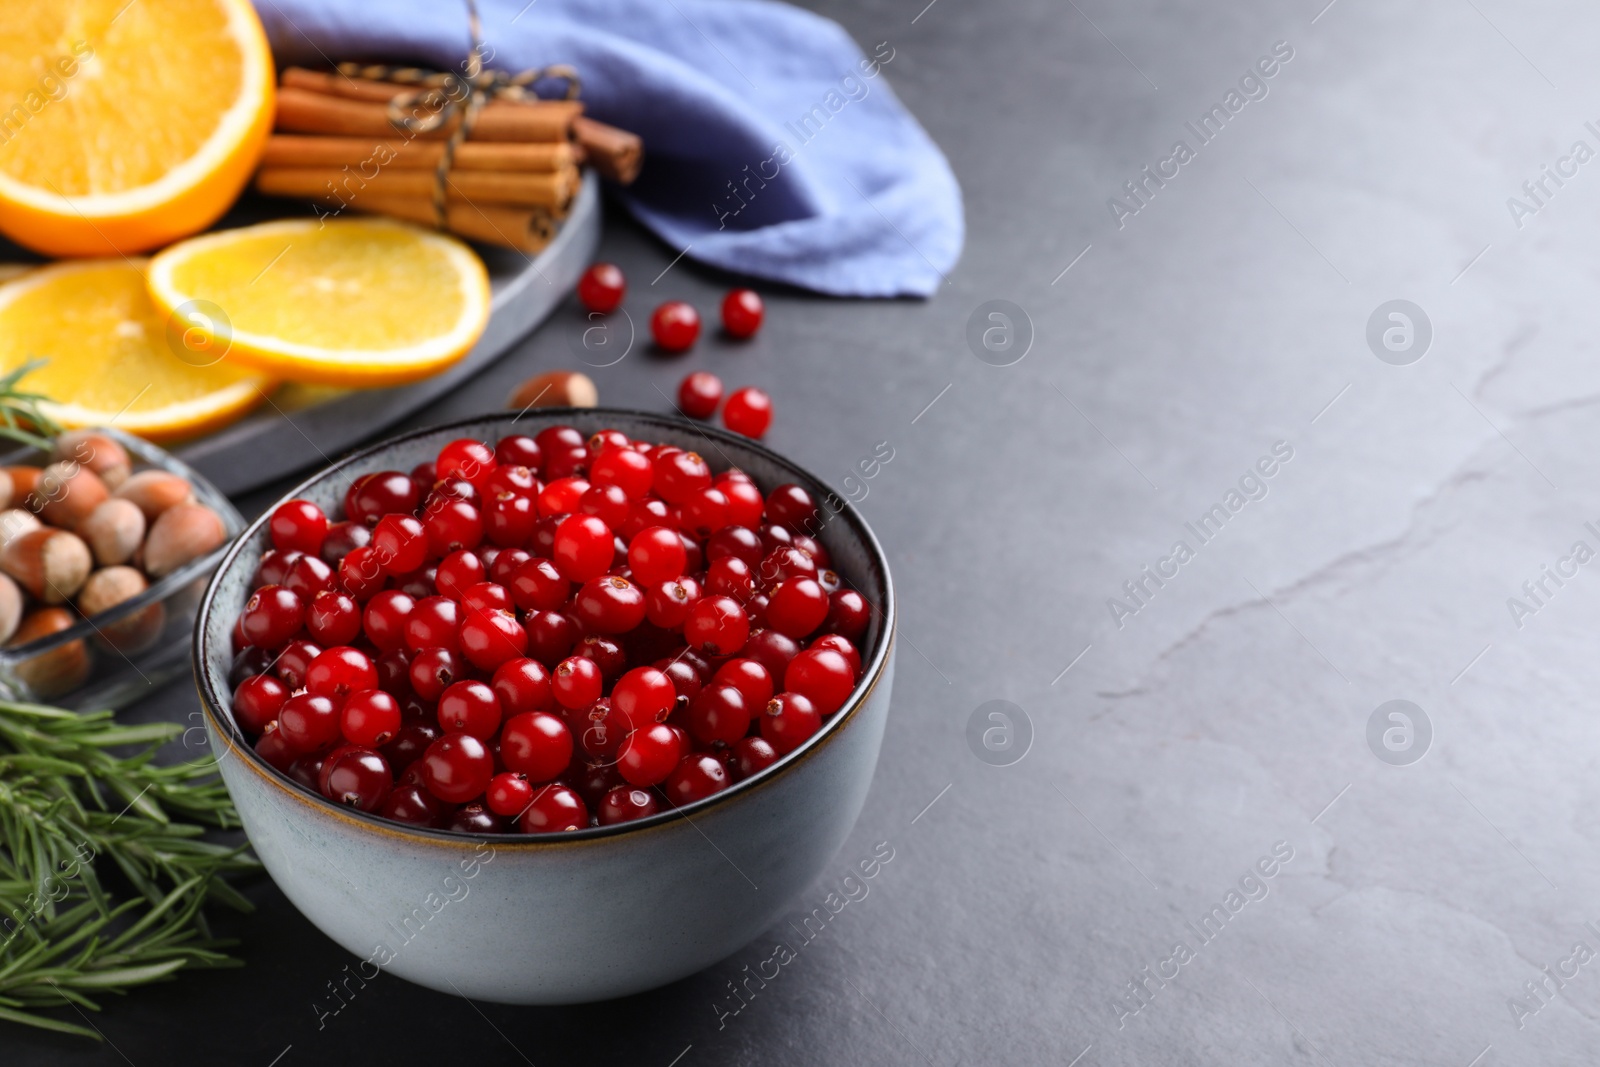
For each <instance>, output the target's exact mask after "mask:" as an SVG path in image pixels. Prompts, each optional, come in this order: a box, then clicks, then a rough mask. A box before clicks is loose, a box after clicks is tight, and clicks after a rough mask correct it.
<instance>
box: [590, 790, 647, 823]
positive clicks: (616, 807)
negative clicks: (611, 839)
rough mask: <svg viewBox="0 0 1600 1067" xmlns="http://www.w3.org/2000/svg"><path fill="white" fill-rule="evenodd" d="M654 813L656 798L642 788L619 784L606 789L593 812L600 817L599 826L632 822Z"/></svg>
mask: <svg viewBox="0 0 1600 1067" xmlns="http://www.w3.org/2000/svg"><path fill="white" fill-rule="evenodd" d="M655 813H656V798H655V797H653V796H651V795H650V793H649V792H647V791H646V790H643V789H635V788H633V787H632V786H625V785H619V786H617V787H616V788H615V789H612V790H609V791H607V793H606V795H605V796H604V797H602V798H601V800H600V804H599V806H598V807H597V808H596V809H595V814H596V815H597V816H598V817H599V819H600V825H601V826H615V825H616V824H617V823H620V822H632V821H633V820H635V819H643V818H644V817H645V816H647V815H654V814H655Z"/></svg>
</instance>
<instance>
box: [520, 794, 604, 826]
mask: <svg viewBox="0 0 1600 1067" xmlns="http://www.w3.org/2000/svg"><path fill="white" fill-rule="evenodd" d="M517 825H518V826H519V827H520V828H521V829H522V832H523V833H525V834H550V833H559V832H561V831H564V830H583V829H587V828H588V826H589V811H588V809H587V808H585V807H584V806H583V798H582V797H580V796H578V794H577V793H574V792H573V791H572V790H570V789H568V788H567V787H566V786H564V785H556V784H554V783H552V784H550V785H546V786H541V787H539V788H538V789H537V790H535V791H534V796H533V800H532V801H530V802H529V803H528V806H527V808H526V810H524V811H523V813H522V817H521V818H520V819H518V820H517Z"/></svg>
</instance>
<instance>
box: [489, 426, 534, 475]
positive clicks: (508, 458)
mask: <svg viewBox="0 0 1600 1067" xmlns="http://www.w3.org/2000/svg"><path fill="white" fill-rule="evenodd" d="M494 459H495V462H496V463H498V464H500V466H502V467H527V468H528V469H529V470H530V471H536V470H538V469H539V468H540V466H542V465H543V454H542V453H541V452H540V451H539V442H538V441H535V440H534V439H533V438H531V437H528V436H527V435H525V434H520V433H514V434H509V435H507V436H505V437H502V438H500V440H499V441H497V442H495V446H494Z"/></svg>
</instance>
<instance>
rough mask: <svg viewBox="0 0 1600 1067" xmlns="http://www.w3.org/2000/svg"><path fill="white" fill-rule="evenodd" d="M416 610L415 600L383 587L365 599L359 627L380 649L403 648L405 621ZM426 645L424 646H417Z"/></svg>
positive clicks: (387, 650)
mask: <svg viewBox="0 0 1600 1067" xmlns="http://www.w3.org/2000/svg"><path fill="white" fill-rule="evenodd" d="M416 610H417V602H416V601H415V600H414V599H412V598H411V597H410V596H407V595H406V594H405V593H402V592H400V591H399V590H398V589H385V590H384V591H383V592H381V593H375V594H373V596H372V599H370V600H368V601H367V606H366V608H365V609H363V611H362V613H361V628H362V630H363V631H364V632H365V633H366V635H367V640H368V641H371V642H372V643H373V644H375V645H377V646H378V648H379V649H380V650H381V651H384V652H389V651H392V650H394V649H397V648H404V647H405V644H406V623H407V622H408V621H409V620H410V618H411V615H412V613H413V612H415V611H416ZM419 647H426V646H419Z"/></svg>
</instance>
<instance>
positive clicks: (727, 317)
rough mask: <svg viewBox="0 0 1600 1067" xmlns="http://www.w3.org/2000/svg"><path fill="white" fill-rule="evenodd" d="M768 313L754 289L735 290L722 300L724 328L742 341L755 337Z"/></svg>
mask: <svg viewBox="0 0 1600 1067" xmlns="http://www.w3.org/2000/svg"><path fill="white" fill-rule="evenodd" d="M765 313H766V309H765V308H764V307H762V304H761V297H759V296H757V295H756V292H755V290H754V289H734V290H733V291H731V292H730V293H728V295H727V296H725V297H723V298H722V328H723V329H724V330H727V331H728V333H729V335H730V336H733V337H738V338H740V339H743V338H746V337H754V336H755V335H756V331H757V330H759V329H761V319H762V316H763V315H764V314H765Z"/></svg>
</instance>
